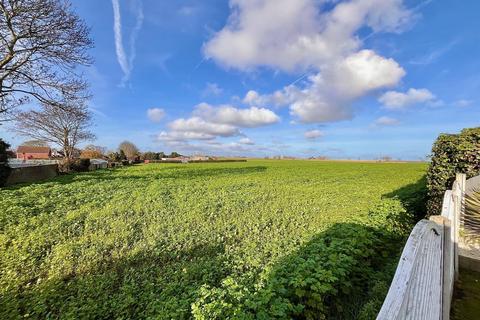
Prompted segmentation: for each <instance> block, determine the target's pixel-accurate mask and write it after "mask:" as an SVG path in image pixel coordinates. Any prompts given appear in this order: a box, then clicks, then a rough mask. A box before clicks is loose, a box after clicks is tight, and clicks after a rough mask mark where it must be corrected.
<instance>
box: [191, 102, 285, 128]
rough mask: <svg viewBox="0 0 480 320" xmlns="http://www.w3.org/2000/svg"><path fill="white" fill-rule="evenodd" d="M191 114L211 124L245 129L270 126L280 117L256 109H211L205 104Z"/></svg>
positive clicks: (227, 107)
mask: <svg viewBox="0 0 480 320" xmlns="http://www.w3.org/2000/svg"><path fill="white" fill-rule="evenodd" d="M193 114H194V115H196V116H199V117H202V118H203V119H206V120H208V121H210V122H213V123H219V124H229V125H234V126H238V127H247V128H254V127H260V126H265V125H270V124H274V123H276V122H278V121H280V117H279V116H277V115H276V114H275V113H274V112H273V111H271V110H269V109H266V108H257V107H250V108H248V109H239V108H235V107H232V106H230V105H222V106H219V107H213V106H211V105H209V104H207V103H201V104H199V105H198V106H197V107H196V108H195V110H194V112H193Z"/></svg>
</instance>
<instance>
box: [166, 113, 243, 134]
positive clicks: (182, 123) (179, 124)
mask: <svg viewBox="0 0 480 320" xmlns="http://www.w3.org/2000/svg"><path fill="white" fill-rule="evenodd" d="M168 127H169V128H170V129H171V130H172V131H179V132H193V133H199V134H205V135H211V136H220V137H231V136H235V135H239V134H240V131H239V130H238V128H237V127H235V126H232V125H229V124H219V123H212V122H207V121H205V120H203V119H202V118H200V117H191V118H188V119H183V118H180V119H177V120H175V121H173V122H171V123H169V125H168Z"/></svg>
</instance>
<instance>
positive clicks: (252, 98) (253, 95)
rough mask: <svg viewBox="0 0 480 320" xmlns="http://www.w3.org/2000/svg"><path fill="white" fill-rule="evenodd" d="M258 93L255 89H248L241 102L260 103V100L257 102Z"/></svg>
mask: <svg viewBox="0 0 480 320" xmlns="http://www.w3.org/2000/svg"><path fill="white" fill-rule="evenodd" d="M259 97H260V95H259V94H258V92H256V91H255V90H249V91H248V92H247V93H246V94H245V98H243V103H245V104H250V105H252V104H257V105H258V104H262V103H261V102H260V103H259V101H258V99H259Z"/></svg>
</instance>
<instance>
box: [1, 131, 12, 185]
mask: <svg viewBox="0 0 480 320" xmlns="http://www.w3.org/2000/svg"><path fill="white" fill-rule="evenodd" d="M9 147H10V145H9V144H8V143H6V142H5V141H3V140H2V139H0V187H1V186H3V185H4V184H5V182H6V181H7V178H8V176H9V174H10V167H9V166H8V163H7V160H8V154H7V149H8V148H9Z"/></svg>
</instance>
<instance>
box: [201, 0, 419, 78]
mask: <svg viewBox="0 0 480 320" xmlns="http://www.w3.org/2000/svg"><path fill="white" fill-rule="evenodd" d="M230 6H231V10H232V13H231V15H230V18H229V20H228V23H227V25H226V26H225V27H224V28H223V29H222V30H220V31H219V32H218V33H216V34H215V36H214V37H213V38H212V39H211V40H210V41H208V42H207V43H206V44H205V46H204V53H205V56H206V57H207V58H213V59H215V60H216V61H217V62H219V63H221V64H223V65H225V66H228V67H233V68H237V69H241V70H248V69H251V68H255V67H257V66H259V65H264V66H270V67H274V68H279V69H281V70H284V71H294V70H297V69H306V68H309V67H312V66H314V67H316V68H321V67H322V65H324V64H325V63H327V62H329V61H331V60H335V59H336V58H337V57H339V56H340V57H342V56H345V55H348V54H351V53H352V52H354V51H356V50H357V49H358V48H359V47H360V45H361V41H360V40H359V39H358V37H356V35H355V33H356V32H357V31H358V30H359V29H361V28H362V27H364V26H366V27H369V28H370V29H371V30H373V31H374V32H380V31H388V32H392V31H393V32H396V31H399V30H401V29H402V28H403V27H404V26H406V25H408V23H409V21H411V18H412V16H413V15H412V13H411V12H410V11H409V10H406V9H405V8H404V7H403V5H402V1H401V0H352V1H349V2H342V3H338V4H337V5H335V6H334V7H333V9H331V10H329V11H327V10H323V9H321V5H319V3H318V1H316V0H296V1H291V0H253V1H252V0H232V1H231V2H230ZM322 10H323V11H322Z"/></svg>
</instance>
